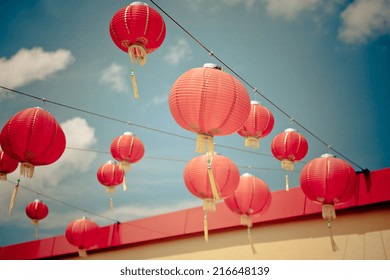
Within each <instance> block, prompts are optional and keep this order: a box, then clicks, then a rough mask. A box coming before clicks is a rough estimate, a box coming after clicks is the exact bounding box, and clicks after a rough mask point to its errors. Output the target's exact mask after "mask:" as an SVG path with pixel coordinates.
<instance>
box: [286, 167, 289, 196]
mask: <svg viewBox="0 0 390 280" xmlns="http://www.w3.org/2000/svg"><path fill="white" fill-rule="evenodd" d="M289 190H290V188H289V185H288V174H287V172H286V191H287V192H288V191H289Z"/></svg>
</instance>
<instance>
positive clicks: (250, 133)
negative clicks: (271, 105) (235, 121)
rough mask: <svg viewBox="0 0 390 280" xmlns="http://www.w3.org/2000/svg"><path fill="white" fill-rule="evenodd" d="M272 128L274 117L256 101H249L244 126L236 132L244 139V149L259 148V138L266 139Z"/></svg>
mask: <svg viewBox="0 0 390 280" xmlns="http://www.w3.org/2000/svg"><path fill="white" fill-rule="evenodd" d="M273 127H274V116H273V114H272V113H271V111H270V110H268V109H267V108H266V107H265V106H263V105H261V104H260V103H259V102H258V101H251V111H250V113H249V116H248V119H247V120H246V122H245V123H244V125H243V126H242V127H241V128H240V129H239V130H238V131H237V133H238V134H239V135H241V136H242V137H245V147H250V148H254V149H259V148H260V141H259V140H260V138H264V137H266V136H267V135H268V134H270V133H271V131H272V129H273Z"/></svg>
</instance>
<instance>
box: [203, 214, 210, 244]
mask: <svg viewBox="0 0 390 280" xmlns="http://www.w3.org/2000/svg"><path fill="white" fill-rule="evenodd" d="M203 233H204V240H205V241H206V242H208V241H209V227H208V221H207V211H204V215H203Z"/></svg>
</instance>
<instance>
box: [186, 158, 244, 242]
mask: <svg viewBox="0 0 390 280" xmlns="http://www.w3.org/2000/svg"><path fill="white" fill-rule="evenodd" d="M239 180H240V173H239V171H238V168H237V166H236V165H235V164H234V162H233V161H232V160H230V159H229V158H227V157H225V156H222V155H218V154H216V153H214V155H211V154H210V153H208V154H204V155H200V156H197V157H194V158H193V159H192V160H190V161H189V162H188V163H187V165H186V167H185V169H184V183H185V185H186V187H187V189H188V190H189V191H190V192H191V193H192V194H193V195H194V196H196V197H198V198H200V199H202V200H203V210H204V233H205V240H206V241H207V240H208V226H207V213H208V212H209V211H215V210H216V207H215V201H217V200H219V199H221V198H224V197H227V196H229V195H230V194H231V193H233V192H234V191H235V189H236V188H237V186H238V183H239Z"/></svg>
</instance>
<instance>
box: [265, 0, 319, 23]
mask: <svg viewBox="0 0 390 280" xmlns="http://www.w3.org/2000/svg"><path fill="white" fill-rule="evenodd" d="M319 2H321V0H265V5H266V10H267V13H268V14H269V15H271V16H273V17H282V18H284V19H286V20H293V19H295V18H297V17H298V15H300V14H301V13H302V12H305V11H308V10H309V11H310V10H313V9H315V7H316V5H318V4H319Z"/></svg>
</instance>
